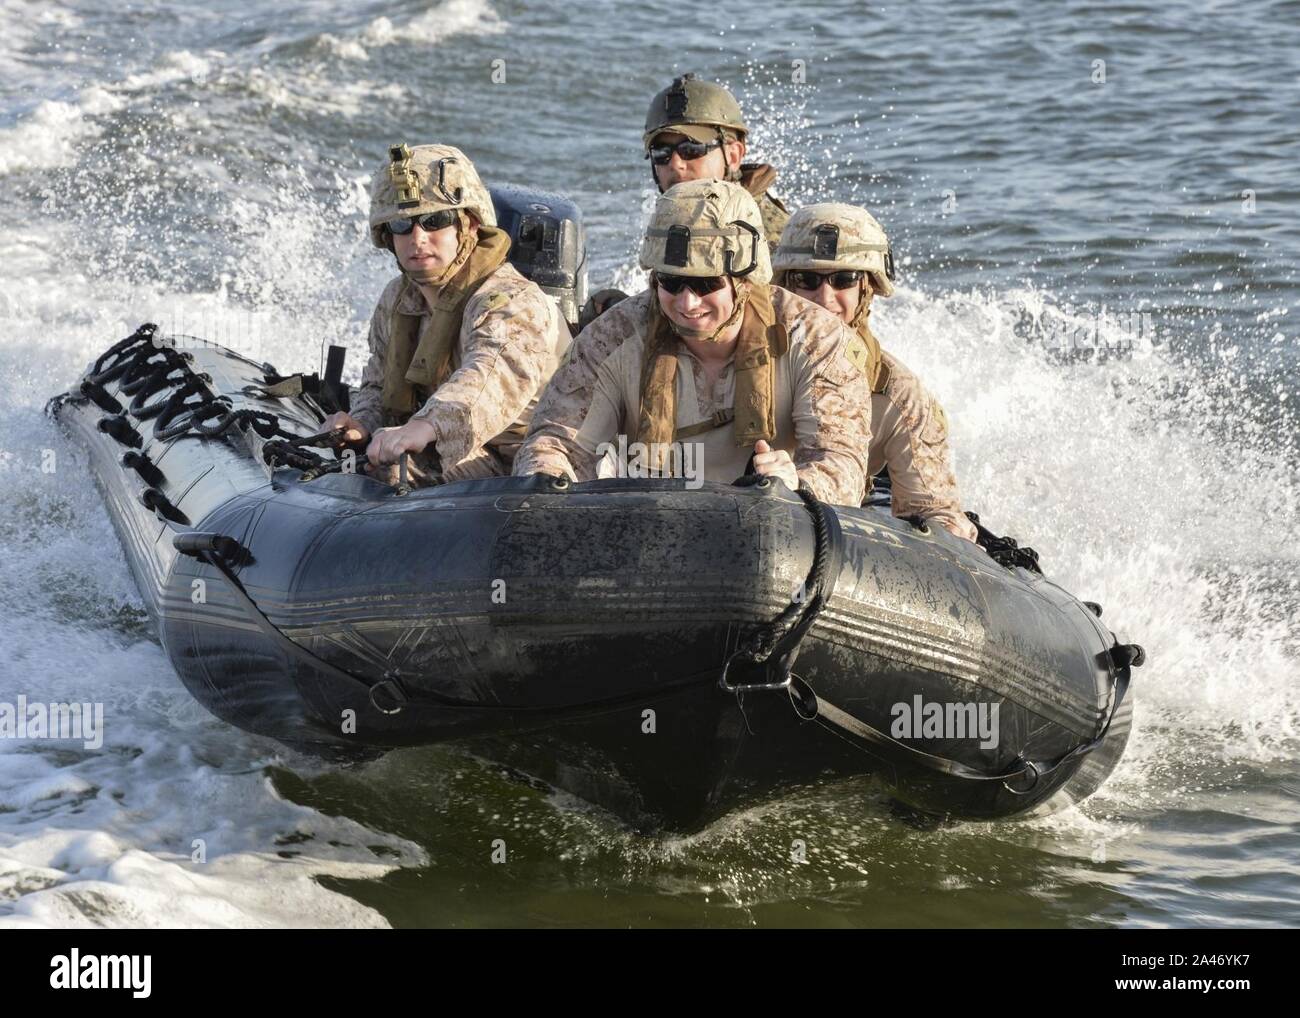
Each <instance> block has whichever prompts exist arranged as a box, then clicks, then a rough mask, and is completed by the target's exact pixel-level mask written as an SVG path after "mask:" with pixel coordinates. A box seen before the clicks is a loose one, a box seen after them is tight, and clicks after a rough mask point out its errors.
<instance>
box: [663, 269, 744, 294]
mask: <svg viewBox="0 0 1300 1018" xmlns="http://www.w3.org/2000/svg"><path fill="white" fill-rule="evenodd" d="M655 282H656V283H658V284H659V285H660V286H662V287H663V288H664V289H665V290H667V291H668V292H669V293H671V294H672V295H673V296H674V297H676V296H677V295H678V294H679V293H681V292H682V291H683V290H684V289H686V288H687V287H690V288H691V291H692V292H693V293H694V294H695V295H696V296H697V297H703V296H705V295H706V294H710V293H717V291H719V290H721V289H722V288H723V287H724V286H726V285H727V277H726V276H669V275H666V274H664V273H662V272H660V273H657V274H656V275H655Z"/></svg>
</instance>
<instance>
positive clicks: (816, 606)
mask: <svg viewBox="0 0 1300 1018" xmlns="http://www.w3.org/2000/svg"><path fill="white" fill-rule="evenodd" d="M763 480H765V479H763ZM763 480H754V479H751V478H750V477H744V478H741V479H740V481H738V482H737V483H738V484H741V483H744V484H748V485H759V486H764V485H763ZM797 494H798V495H799V497H800V498H801V499H803V502H804V505H805V506H806V507H807V508H808V511H809V514H810V515H811V516H812V519H813V534H814V537H815V540H816V549H815V551H814V553H813V565H812V569H811V570H810V571H809V573H808V579H807V580H806V581H805V586H804V589H805V590H812V591H813V596H812V597H811V598H809V599H808V602H807V604H806V605H804V606H802V609H801V606H799V605H798V604H797V603H796V604H792V605H791V606H790V607H788V608H787V609H786V610H785V611H784V612H782V613H781V615H780V616H779V617H778V618H777V619H776V620H774V621H773V622H772V623H770V624H769V625H767V626H765V627H763V628H762V629H760V630H759V631H758V632H756V633H755V634H754V635H753V636H752V637H751V638H750V640H749V641H748V642H747V643H746V644H745V645H743V646H742V647H740V648H739V649H737V650H736V651H735V653H733V654H732V655H730V656H729V657H728V658H727V660H726V662H725V663H724V664H723V667H722V675H721V677H720V679H719V684H720V685H721V686H722V688H723V689H725V690H727V691H729V692H731V693H734V694H736V695H740V694H741V693H743V692H747V691H755V692H758V691H771V690H780V689H784V690H786V691H787V692H788V693H789V696H790V703H791V706H792V707H793V708H794V710H795V713H797V714H798V715H799V716H800V717H801V718H803V719H804V720H807V721H814V720H815V721H817V722H818V723H819V724H821V725H822V727H824V728H827V729H828V730H830V731H833V732H835V734H838V735H841V736H845V735H847V736H851V737H853V738H855V739H857V740H860V741H862V742H867V743H871V744H873V745H877V746H880V745H886V746H889V747H891V748H894V749H898V750H902V751H903V752H905V753H907V754H908V756H909V757H910V758H911V759H912V760H913V761H914V762H915V763H917V764H919V765H920V766H922V767H925V768H927V769H929V770H933V771H937V772H939V773H942V774H947V775H950V776H952V777H956V778H961V779H963V780H967V781H999V782H1001V783H1002V785H1003V787H1004V788H1005V789H1006V790H1007V791H1008V792H1011V793H1012V794H1013V795H1027V794H1028V793H1030V792H1031V791H1033V790H1034V789H1035V788H1036V787H1037V786H1038V783H1039V782H1040V781H1041V780H1042V779H1043V778H1044V777H1046V776H1048V775H1050V774H1052V773H1053V772H1054V771H1056V770H1058V769H1059V768H1061V767H1063V766H1064V765H1065V764H1067V763H1069V762H1070V761H1072V760H1076V759H1078V758H1080V757H1082V756H1085V755H1086V754H1088V753H1091V752H1092V751H1093V750H1095V749H1096V748H1097V747H1098V746H1100V745H1101V744H1102V743H1103V742H1104V741H1105V739H1106V736H1107V735H1108V734H1109V732H1110V728H1111V724H1112V722H1113V721H1114V720H1115V716H1116V715H1117V714H1118V713H1119V709H1120V705H1121V704H1122V703H1123V702H1124V697H1125V694H1126V693H1127V692H1128V687H1129V683H1130V681H1131V678H1132V669H1133V668H1136V667H1140V666H1141V665H1142V664H1143V663H1144V662H1145V661H1146V652H1145V651H1144V650H1143V649H1142V647H1141V646H1139V645H1138V644H1135V643H1134V644H1121V643H1119V641H1118V640H1116V641H1115V642H1114V644H1113V645H1112V646H1111V648H1110V652H1109V656H1110V665H1111V671H1112V673H1113V675H1114V684H1113V685H1112V687H1111V698H1110V700H1111V702H1110V710H1109V711H1108V712H1107V714H1106V720H1105V722H1104V723H1103V724H1102V726H1101V730H1100V731H1099V732H1098V733H1097V735H1096V736H1094V737H1093V738H1092V739H1090V740H1089V741H1088V742H1085V743H1081V744H1080V745H1078V746H1076V747H1074V748H1073V749H1071V750H1069V751H1068V752H1066V753H1064V754H1062V755H1061V756H1059V757H1057V758H1056V759H1055V760H1052V761H1050V762H1047V763H1034V762H1033V761H1031V760H1027V759H1024V758H1022V757H1020V758H1017V759H1016V760H1015V761H1013V763H1012V766H1011V768H1010V769H1008V770H1004V771H997V772H993V771H982V770H978V769H976V768H974V767H969V766H967V765H966V764H963V763H960V762H958V761H956V760H949V759H947V758H945V757H941V756H937V755H935V754H933V753H926V752H925V751H924V750H920V749H917V748H916V747H914V746H909V745H907V744H906V743H905V742H903V741H901V740H899V739H896V738H894V737H893V736H891V735H886V734H885V733H884V732H882V731H880V730H879V729H877V728H874V727H872V726H871V725H869V724H867V723H866V722H865V721H862V720H860V719H859V718H857V717H855V716H853V715H852V714H850V713H849V712H848V711H845V710H843V709H842V708H840V707H838V706H836V705H835V704H833V703H830V702H829V701H827V700H824V699H822V698H821V697H820V696H818V695H817V693H816V691H815V690H813V688H812V687H811V686H810V685H809V684H808V683H807V681H806V680H804V679H803V678H801V677H800V676H797V675H795V674H794V671H793V666H794V662H795V658H796V657H797V656H798V654H799V647H800V645H801V644H802V642H803V639H804V637H805V636H806V635H807V634H808V630H809V629H811V628H812V625H813V623H814V622H815V621H816V619H817V616H818V615H819V614H820V613H821V612H822V610H823V609H824V608H825V607H826V603H827V601H828V600H829V599H830V594H831V592H832V591H833V589H834V583H835V577H836V576H837V575H838V573H839V566H838V564H839V562H840V560H841V556H842V554H843V551H842V547H843V535H842V532H841V531H840V527H839V519H838V517H837V516H836V514H835V511H834V510H833V509H831V507H830V506H828V505H826V504H824V503H822V502H821V501H820V500H819V499H818V498H817V496H816V495H814V494H813V493H812V491H811V490H810V489H809V488H808V487H807V486H806V485H804V484H801V485H800V486H799V490H798V492H797ZM967 515H970V516H973V514H969V513H968V514H967ZM973 522H974V523H975V525H976V526H977V527H979V520H978V518H977V517H975V518H974V519H973ZM981 529H983V528H981ZM986 533H987V531H986ZM997 540H1000V541H1001V540H1010V539H1001V538H999V539H997ZM1005 550H1008V551H1010V550H1016V551H1018V552H1019V553H1020V555H1021V556H1025V558H1024V559H1023V561H1024V562H1028V563H1029V564H1025V565H1024V568H1027V569H1028V568H1032V569H1034V570H1035V571H1039V572H1041V570H1038V556H1037V554H1036V553H1034V552H1032V550H1031V549H1023V548H1021V549H1017V548H1016V545H1015V542H1014V541H1010V547H1009V548H1006V549H1005ZM990 554H992V553H990ZM832 561H833V562H834V563H835V568H834V569H833V570H832V569H831V562H832ZM1003 564H1005V563H1003ZM1016 564H1022V563H1021V562H1017V563H1016ZM828 581H829V582H828ZM737 660H743V661H748V662H750V663H752V664H755V665H759V666H761V667H760V674H761V675H762V679H761V680H760V681H755V682H738V681H735V680H733V679H731V678H730V676H731V671H732V667H733V665H734V663H735V662H736V661H737ZM859 748H861V747H859ZM1021 778H1024V779H1026V780H1027V781H1028V784H1027V785H1025V786H1024V787H1021V788H1016V787H1013V786H1012V784H1011V782H1012V781H1015V780H1017V779H1021Z"/></svg>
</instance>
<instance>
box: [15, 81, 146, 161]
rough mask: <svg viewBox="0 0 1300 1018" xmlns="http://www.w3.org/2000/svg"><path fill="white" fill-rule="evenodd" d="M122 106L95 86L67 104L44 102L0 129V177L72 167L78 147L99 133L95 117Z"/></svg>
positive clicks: (113, 96)
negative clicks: (8, 125)
mask: <svg viewBox="0 0 1300 1018" xmlns="http://www.w3.org/2000/svg"><path fill="white" fill-rule="evenodd" d="M125 105H126V101H125V100H124V99H122V98H121V97H120V96H118V95H116V94H114V93H113V92H111V91H109V90H108V89H106V88H102V87H100V86H99V85H92V86H90V87H88V88H83V89H81V90H80V91H79V92H78V93H77V96H76V98H75V99H74V100H71V101H68V102H64V101H59V100H54V99H47V100H45V101H44V102H42V103H40V104H39V105H38V106H37V107H36V108H35V109H34V110H32V112H31V113H29V114H27V115H26V116H24V117H22V118H21V119H20V120H19V121H18V122H17V123H16V124H15V125H14V126H13V127H7V128H4V129H2V130H0V176H5V175H8V174H10V173H15V172H17V171H19V170H37V169H53V168H55V167H61V166H72V165H74V164H75V163H76V161H77V157H78V153H79V151H80V146H81V145H82V144H84V143H85V141H86V140H87V139H89V138H94V137H97V136H98V135H99V134H100V132H101V131H102V130H103V128H102V126H101V125H100V124H98V123H96V121H95V118H96V117H100V116H104V115H105V114H109V113H113V112H115V111H117V110H120V109H122V108H123V107H124V106H125Z"/></svg>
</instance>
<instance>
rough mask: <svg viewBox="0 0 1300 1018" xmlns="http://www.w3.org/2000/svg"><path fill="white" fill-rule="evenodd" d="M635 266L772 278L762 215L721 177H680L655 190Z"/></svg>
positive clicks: (746, 194)
mask: <svg viewBox="0 0 1300 1018" xmlns="http://www.w3.org/2000/svg"><path fill="white" fill-rule="evenodd" d="M641 267H642V268H645V269H650V270H652V271H654V272H663V273H668V274H670V275H675V276H736V277H741V278H744V279H746V280H748V281H749V282H752V283H769V282H771V280H772V262H771V257H770V255H769V254H768V249H767V240H766V238H765V237H764V235H763V217H762V215H760V213H759V211H758V205H756V204H755V203H754V198H753V196H752V195H750V193H749V192H748V191H746V190H745V189H744V188H743V187H741V186H740V185H739V184H733V183H730V182H729V181H726V180H684V181H682V182H681V183H680V184H675V185H673V186H672V187H670V188H669V189H668V190H667V191H665V192H664V193H663V194H661V195H660V196H659V198H658V200H657V201H656V202H655V210H654V214H653V215H652V216H651V217H650V225H649V226H648V227H647V228H646V231H645V238H644V239H643V240H642V242H641Z"/></svg>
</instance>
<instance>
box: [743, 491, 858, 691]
mask: <svg viewBox="0 0 1300 1018" xmlns="http://www.w3.org/2000/svg"><path fill="white" fill-rule="evenodd" d="M771 483H772V482H771V480H770V479H769V478H766V477H758V476H757V475H752V474H751V475H746V476H745V477H742V478H740V479H739V480H738V481H737V482H736V484H737V485H740V486H743V487H751V486H752V487H760V488H762V487H767V486H768V485H770V484H771ZM795 494H796V495H798V496H799V498H800V499H802V500H803V503H804V506H805V507H806V508H807V510H808V513H809V515H810V516H811V517H812V524H813V536H814V549H813V561H812V567H811V568H810V569H809V571H808V576H807V577H806V578H805V580H804V583H803V587H802V588H801V589H802V590H803V591H804V592H805V596H804V597H803V598H802V599H798V600H795V601H792V602H791V603H790V604H789V605H787V606H786V608H785V610H784V611H782V612H781V614H780V615H779V616H777V617H776V618H775V619H774V620H773V621H772V622H770V623H768V624H767V625H765V626H762V627H760V628H759V629H758V630H756V631H755V632H754V633H753V634H751V636H750V637H749V639H748V640H747V641H745V643H743V644H742V645H741V646H740V647H738V648H737V649H736V650H735V651H734V652H733V653H732V654H731V655H729V656H728V657H727V660H726V661H725V662H724V663H723V666H722V674H721V675H720V676H719V678H718V684H719V685H720V686H721V687H722V688H723V689H725V690H727V691H728V692H731V693H736V694H739V693H742V692H745V691H749V690H753V691H762V690H776V689H788V688H789V687H790V682H791V677H792V675H793V669H794V663H795V660H796V658H798V656H799V648H800V647H801V645H802V644H803V640H804V637H805V636H807V635H808V631H809V630H810V629H811V628H812V626H813V623H814V622H816V621H817V617H818V616H819V615H820V614H821V612H822V610H823V609H824V608H825V607H826V603H827V602H828V601H829V600H830V595H831V592H832V591H833V590H834V587H835V579H836V577H837V576H838V575H839V563H840V561H841V555H842V550H843V545H844V536H843V532H842V531H841V529H840V523H839V517H838V516H837V515H836V513H835V510H834V509H832V508H831V507H830V506H829V505H827V504H826V503H824V502H822V501H821V500H819V499H818V498H817V496H816V495H814V494H813V492H812V490H811V489H810V488H809V487H808V486H807V485H806V484H800V485H799V487H798V489H797V490H796V491H795ZM738 662H739V664H740V667H738V668H737V667H736V666H737V663H738ZM733 669H734V671H735V672H739V673H742V674H743V673H744V672H745V671H749V672H750V673H751V674H752V673H753V672H754V671H755V670H756V671H757V673H758V676H759V677H758V678H756V679H752V680H749V681H746V680H744V679H743V678H741V679H737V678H736V677H735V675H734V674H733Z"/></svg>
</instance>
